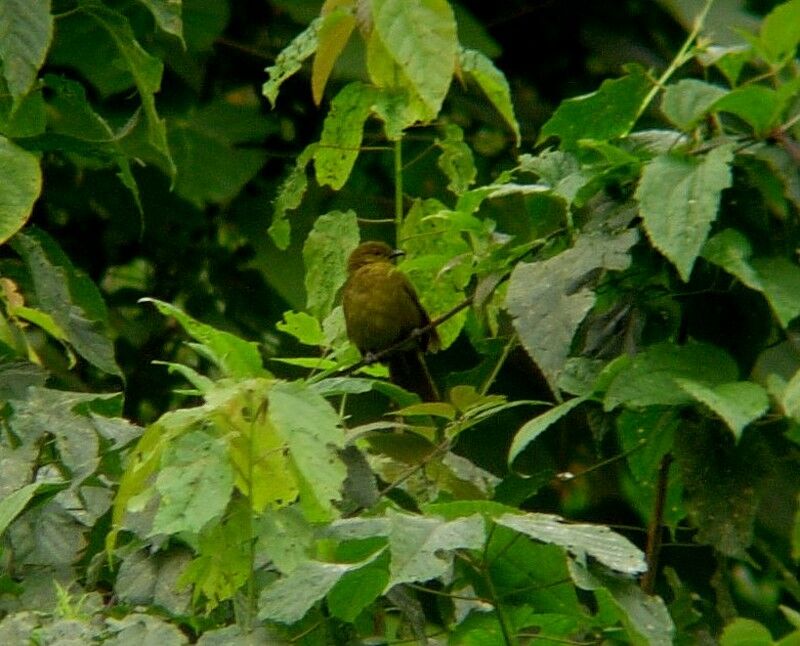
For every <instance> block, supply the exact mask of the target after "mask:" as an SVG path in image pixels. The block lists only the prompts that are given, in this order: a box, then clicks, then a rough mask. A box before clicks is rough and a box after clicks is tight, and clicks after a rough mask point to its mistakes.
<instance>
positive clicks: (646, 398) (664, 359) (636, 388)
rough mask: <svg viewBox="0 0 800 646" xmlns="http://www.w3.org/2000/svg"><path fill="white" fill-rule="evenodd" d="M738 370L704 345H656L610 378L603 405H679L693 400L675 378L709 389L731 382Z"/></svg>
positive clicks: (716, 350)
mask: <svg viewBox="0 0 800 646" xmlns="http://www.w3.org/2000/svg"><path fill="white" fill-rule="evenodd" d="M738 376H739V368H738V366H737V365H736V362H735V361H734V360H733V359H732V358H731V357H730V355H729V354H728V353H727V352H725V351H724V350H721V349H719V348H717V347H716V346H713V345H709V344H706V343H696V342H691V343H687V344H686V345H676V344H674V343H658V344H656V345H653V346H650V347H649V348H647V349H646V350H644V351H643V352H640V353H639V354H637V355H636V356H634V357H633V358H632V359H631V360H630V362H629V363H628V364H627V365H625V366H624V367H623V368H622V369H621V370H620V371H619V372H617V373H616V374H615V375H614V376H613V377H612V379H611V382H610V383H609V385H608V389H607V390H606V394H605V399H604V401H603V406H604V408H605V410H607V411H609V410H612V409H613V408H615V407H616V406H619V405H620V404H624V405H626V406H631V407H642V406H656V405H664V406H680V405H681V404H687V403H689V402H691V401H692V398H691V397H690V396H689V395H687V394H686V392H685V391H684V390H683V389H682V388H681V387H680V386H678V384H677V383H676V381H675V380H676V379H678V378H683V379H692V380H694V381H698V382H700V383H703V384H707V385H709V386H716V385H719V384H723V383H726V382H730V381H734V380H735V379H736V378H737V377H738Z"/></svg>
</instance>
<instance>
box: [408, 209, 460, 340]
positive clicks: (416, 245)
mask: <svg viewBox="0 0 800 646" xmlns="http://www.w3.org/2000/svg"><path fill="white" fill-rule="evenodd" d="M455 215H456V214H455V213H453V212H452V211H448V210H447V209H446V207H445V206H444V205H443V204H442V203H441V202H439V201H437V200H423V201H416V202H414V204H413V205H412V206H411V209H409V211H408V214H407V215H406V218H405V220H404V221H403V227H402V231H401V235H400V238H401V240H402V241H403V249H404V250H405V251H406V256H405V259H404V260H403V262H402V263H400V269H401V270H402V271H403V272H404V273H405V274H406V275H408V277H409V279H410V280H411V282H412V283H413V284H414V287H415V288H416V290H417V293H418V294H419V297H420V301H421V302H422V305H423V307H424V308H425V310H426V311H427V312H428V314H429V315H430V317H431V318H435V317H436V316H438V315H439V314H442V313H444V312H446V311H448V310H449V309H451V308H453V307H455V306H456V305H458V304H459V303H460V302H462V301H463V300H464V298H465V294H464V289H465V287H466V286H467V283H468V282H469V279H470V276H471V275H472V270H471V267H470V265H469V263H467V262H466V260H467V259H468V258H469V257H470V256H469V254H470V247H469V245H468V244H467V243H466V242H465V240H464V237H463V235H462V233H461V229H460V227H459V225H458V222H457V221H456V220H455V217H454V216H455ZM454 259H455V260H458V259H461V260H462V261H463V262H460V263H458V262H455V260H454ZM466 316H467V315H466V311H461V312H459V313H458V314H456V315H455V316H453V317H452V318H451V319H449V320H448V321H446V322H445V323H443V324H442V325H440V326H439V327H438V328H437V330H438V332H439V338H440V339H441V342H442V348H443V349H445V348H447V347H449V346H450V344H452V343H453V341H455V339H456V337H458V335H459V333H460V332H461V329H462V327H463V326H464V322H465V321H466Z"/></svg>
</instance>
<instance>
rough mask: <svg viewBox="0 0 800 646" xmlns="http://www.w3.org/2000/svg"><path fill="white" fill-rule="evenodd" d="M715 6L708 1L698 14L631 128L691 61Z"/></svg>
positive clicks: (645, 99)
mask: <svg viewBox="0 0 800 646" xmlns="http://www.w3.org/2000/svg"><path fill="white" fill-rule="evenodd" d="M713 4H714V0H706V3H705V5H704V6H703V8H702V10H701V11H700V13H699V14H697V17H696V18H695V19H694V25H693V26H692V31H690V32H689V35H688V36H687V37H686V40H685V41H684V43H683V45H681V48H680V50H678V53H677V54H676V55H675V58H673V59H672V62H671V63H670V64H669V66H668V67H667V69H665V70H664V73H663V74H662V75H661V76H660V77H659V79H658V81H656V82H655V84H654V85H653V87H652V88H650V91H649V92H648V93H647V96H646V97H645V98H644V101H642V104H641V105H640V106H639V109H638V110H637V112H636V118H635V119H634V120H633V123H631V127H633V124H634V123H636V122H637V121H638V120H639V118H640V117H641V116H642V115H643V114H644V112H645V110H647V107H648V106H649V105H650V103H651V102H652V101H653V99H654V98H655V97H656V94H658V93H659V92H660V91H661V89H662V88H663V87H664V85H665V84H666V82H667V81H668V80H669V78H670V77H671V76H672V75H673V74H674V73H675V72H676V70H677V69H678V68H679V67H681V66H682V65H683V64H684V63H686V61H688V60H689V58H690V57H689V56H687V55H688V53H689V50H690V49H691V47H692V44H693V43H694V41H695V40H697V37H698V36H699V35H700V31H701V30H702V29H703V25H704V24H705V22H706V17H707V16H708V12H709V11H710V10H711V5H713Z"/></svg>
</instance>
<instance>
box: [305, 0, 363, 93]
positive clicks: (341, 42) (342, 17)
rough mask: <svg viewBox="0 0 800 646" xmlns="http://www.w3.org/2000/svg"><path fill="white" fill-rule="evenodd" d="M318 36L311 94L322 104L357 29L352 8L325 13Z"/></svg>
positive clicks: (312, 70)
mask: <svg viewBox="0 0 800 646" xmlns="http://www.w3.org/2000/svg"><path fill="white" fill-rule="evenodd" d="M325 11H326V9H325V8H323V13H324V15H323V17H322V24H321V25H320V29H319V34H318V44H317V51H316V54H315V55H314V62H313V65H312V67H311V94H312V96H313V97H314V103H316V104H317V105H319V104H320V103H321V102H322V93H323V92H324V91H325V85H326V84H327V82H328V78H329V77H330V75H331V72H332V71H333V66H334V65H335V64H336V60H337V59H338V58H339V56H340V55H341V53H342V51H343V50H344V48H345V46H346V45H347V41H349V40H350V36H351V34H352V33H353V30H354V29H355V27H356V17H355V16H354V15H353V12H352V8H351V7H336V8H334V9H333V10H332V11H330V12H328V13H325Z"/></svg>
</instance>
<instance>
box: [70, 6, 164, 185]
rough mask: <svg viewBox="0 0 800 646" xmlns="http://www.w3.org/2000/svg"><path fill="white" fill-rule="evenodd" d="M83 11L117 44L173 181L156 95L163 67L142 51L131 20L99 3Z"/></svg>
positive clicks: (151, 136)
mask: <svg viewBox="0 0 800 646" xmlns="http://www.w3.org/2000/svg"><path fill="white" fill-rule="evenodd" d="M81 11H84V12H86V13H87V14H88V15H89V16H91V17H92V18H93V19H94V20H95V21H96V22H97V24H99V25H100V26H101V27H102V28H103V29H104V30H105V31H106V32H107V33H108V35H109V36H110V37H111V39H112V40H113V41H114V44H115V46H116V48H117V51H118V52H119V55H120V57H121V60H122V62H123V64H124V66H125V67H126V68H127V69H128V71H129V72H130V73H131V76H132V77H133V80H134V83H135V84H136V88H137V89H138V90H139V97H140V98H141V101H142V108H143V110H144V115H145V120H146V122H147V134H148V141H149V143H150V144H151V145H152V147H153V149H154V150H155V151H156V152H157V153H159V155H160V156H161V160H162V162H163V163H164V165H165V167H166V170H167V174H168V175H169V176H170V177H174V175H175V164H174V162H173V161H172V157H171V156H170V152H169V144H168V143H167V127H166V124H165V122H164V120H163V119H161V118H160V117H159V116H158V112H157V110H156V100H155V95H156V93H157V92H158V91H159V89H160V88H161V74H162V72H163V71H164V64H163V63H162V62H161V61H160V60H159V59H158V58H156V57H155V56H151V55H150V54H148V53H147V51H145V50H144V49H143V48H142V46H141V45H140V44H139V41H138V40H136V35H135V34H134V33H133V29H132V28H131V25H130V23H129V22H128V19H127V18H126V17H125V16H123V15H122V14H121V13H119V12H117V11H114V10H112V9H109V8H108V7H106V6H104V5H102V4H100V3H99V2H97V1H96V0H86V1H85V2H84V4H82V5H81Z"/></svg>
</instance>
